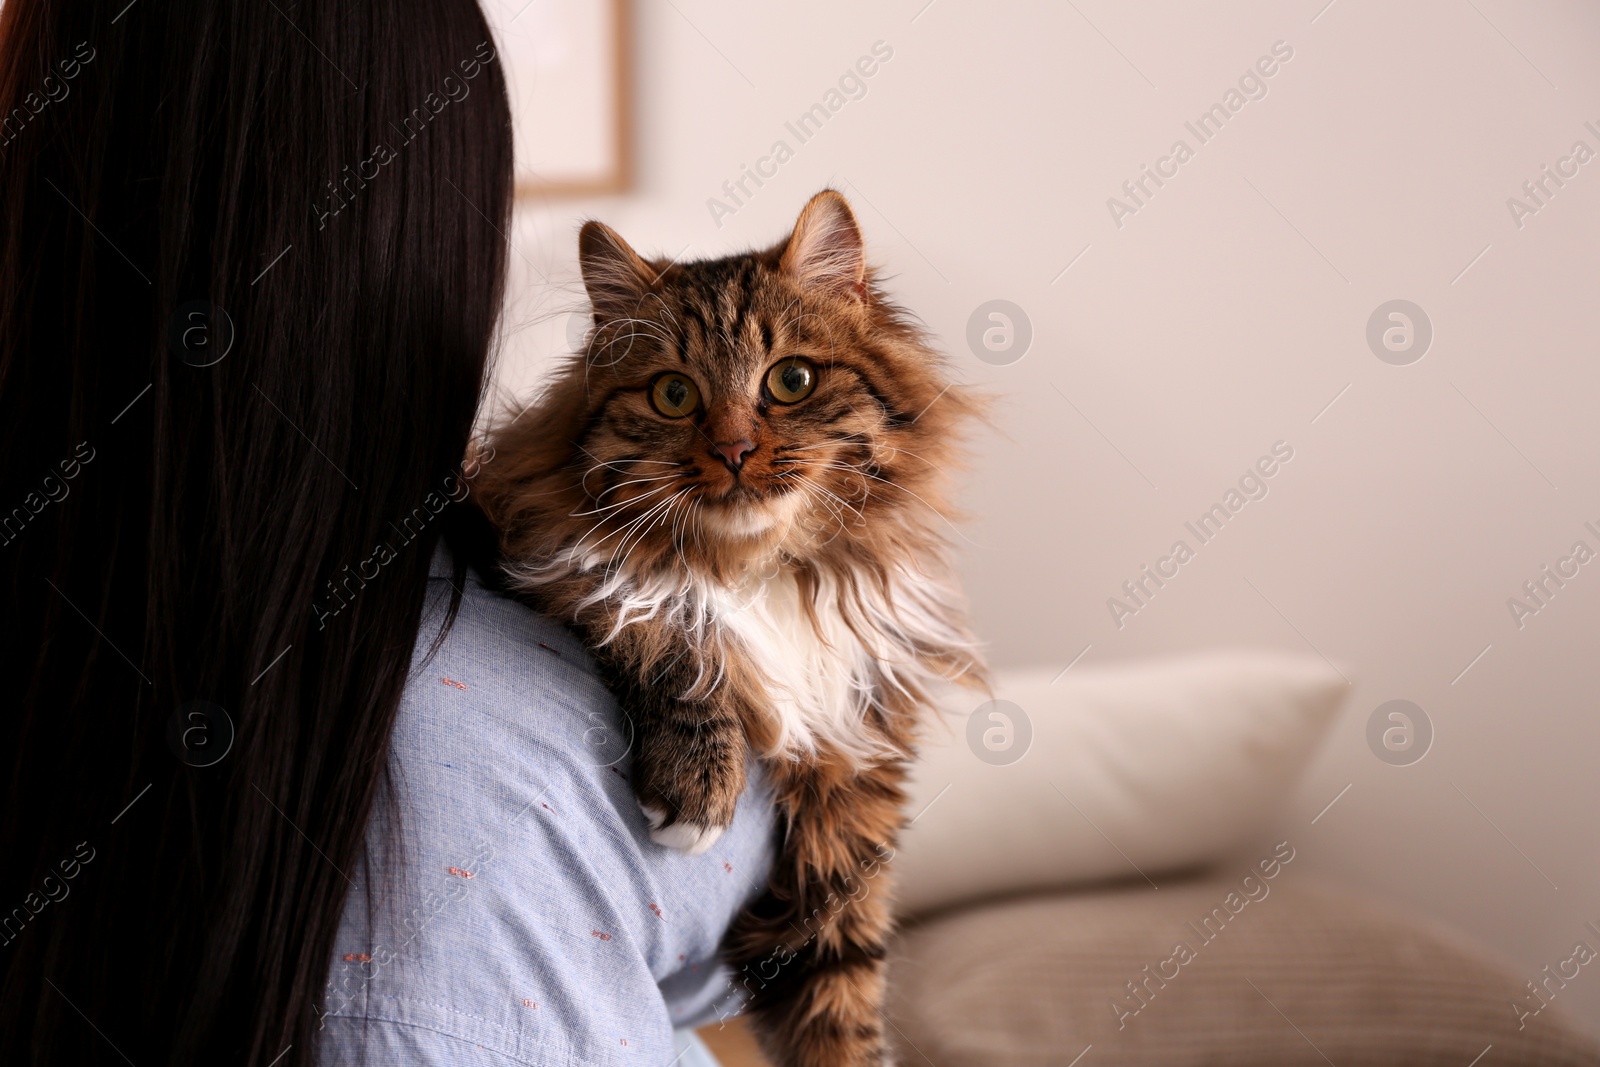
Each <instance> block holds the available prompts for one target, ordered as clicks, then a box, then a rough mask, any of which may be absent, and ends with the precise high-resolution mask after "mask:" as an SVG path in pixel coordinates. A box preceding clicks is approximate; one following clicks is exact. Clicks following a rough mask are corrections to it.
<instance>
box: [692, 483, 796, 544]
mask: <svg viewBox="0 0 1600 1067" xmlns="http://www.w3.org/2000/svg"><path fill="white" fill-rule="evenodd" d="M701 499H702V501H703V503H704V504H705V506H704V507H703V508H702V512H701V513H702V515H703V516H704V521H705V523H706V525H707V526H708V527H709V528H710V529H711V530H714V531H715V532H717V533H719V534H721V535H723V536H725V537H740V538H744V537H759V536H760V535H762V534H764V533H766V532H767V531H769V530H771V529H772V528H773V527H774V526H777V525H779V524H781V523H783V522H785V521H786V520H787V519H788V518H789V517H790V516H791V514H792V512H793V508H794V503H795V501H796V499H797V498H796V497H795V495H794V494H793V493H790V492H788V491H787V486H785V485H784V484H783V483H782V482H781V481H778V482H771V481H770V480H769V482H768V484H765V485H756V484H752V483H750V482H748V481H745V480H744V479H734V481H733V483H732V484H731V485H729V486H727V487H725V488H724V489H723V490H722V491H721V492H717V491H715V490H712V491H709V492H706V493H705V494H704V495H703V496H702V498H701Z"/></svg>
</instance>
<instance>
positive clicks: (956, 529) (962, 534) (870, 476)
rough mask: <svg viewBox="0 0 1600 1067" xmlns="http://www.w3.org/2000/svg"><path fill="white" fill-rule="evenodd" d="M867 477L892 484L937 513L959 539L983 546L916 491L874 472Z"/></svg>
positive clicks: (974, 546) (972, 544)
mask: <svg viewBox="0 0 1600 1067" xmlns="http://www.w3.org/2000/svg"><path fill="white" fill-rule="evenodd" d="M867 477H869V478H871V479H872V480H873V481H875V482H877V483H879V484H880V485H888V486H893V487H894V488H896V489H898V490H900V491H901V492H902V493H905V494H906V495H908V496H910V497H912V498H913V499H915V500H917V501H918V502H919V503H921V504H922V506H923V507H925V508H927V509H928V510H929V511H931V512H933V513H934V514H935V515H937V516H938V517H939V521H940V522H942V523H944V524H945V525H946V526H948V527H950V532H951V533H953V534H955V535H956V536H957V537H959V538H961V540H963V541H965V542H966V543H967V544H969V545H971V546H972V547H973V548H982V547H983V546H982V545H980V544H978V542H976V541H974V540H973V539H972V538H970V537H968V536H967V535H966V534H964V533H962V532H961V531H960V530H959V529H958V528H957V527H956V525H955V523H953V522H951V521H950V520H949V519H948V518H946V517H945V514H944V512H942V511H940V510H939V509H938V508H936V507H934V506H933V505H932V504H930V503H928V502H927V501H926V500H923V499H922V497H920V496H918V495H917V494H916V493H914V492H912V491H911V490H910V489H907V488H906V487H905V486H903V485H901V484H900V483H899V482H891V481H890V480H889V479H887V478H881V477H879V476H878V475H876V474H869V475H867Z"/></svg>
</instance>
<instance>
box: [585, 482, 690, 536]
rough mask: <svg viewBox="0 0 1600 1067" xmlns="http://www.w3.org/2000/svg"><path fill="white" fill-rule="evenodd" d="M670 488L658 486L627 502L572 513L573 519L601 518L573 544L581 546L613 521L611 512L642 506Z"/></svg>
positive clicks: (622, 501) (630, 498)
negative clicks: (596, 516) (597, 516)
mask: <svg viewBox="0 0 1600 1067" xmlns="http://www.w3.org/2000/svg"><path fill="white" fill-rule="evenodd" d="M670 488H672V487H671V486H669V485H660V486H657V487H656V488H654V489H652V490H650V491H649V492H648V493H641V494H639V495H638V496H636V497H629V498H628V499H627V500H621V501H618V502H617V503H615V504H607V505H606V506H605V507H603V508H594V509H591V510H589V511H577V512H572V513H571V515H572V517H574V518H588V517H589V516H591V515H600V516H602V517H601V519H600V521H599V522H597V523H595V524H594V525H593V526H591V527H589V528H588V529H587V530H585V531H584V532H583V533H582V534H581V535H579V536H578V538H577V539H576V541H575V543H576V544H579V545H581V544H583V542H584V541H585V540H587V538H588V537H589V535H590V534H592V533H594V532H595V531H596V530H598V529H600V527H602V526H604V525H605V524H606V523H607V522H610V521H611V519H613V518H614V517H615V516H613V515H612V514H611V512H614V511H618V510H620V509H622V508H625V507H628V506H629V505H630V504H643V503H644V502H645V501H647V500H649V499H650V498H651V497H653V496H655V495H656V494H657V493H662V492H665V491H666V490H668V489H670Z"/></svg>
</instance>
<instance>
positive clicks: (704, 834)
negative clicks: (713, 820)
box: [650, 822, 723, 856]
mask: <svg viewBox="0 0 1600 1067" xmlns="http://www.w3.org/2000/svg"><path fill="white" fill-rule="evenodd" d="M722 830H723V828H722V827H720V826H701V825H699V824H698V823H692V822H675V823H673V824H672V825H671V826H663V827H660V828H658V829H654V830H651V831H650V840H652V841H654V842H655V843H656V844H658V845H666V846H667V847H668V848H675V849H677V850H678V851H680V852H687V853H688V854H689V855H691V856H698V855H700V853H702V852H704V851H705V850H706V849H708V848H710V847H711V846H712V845H714V844H716V842H717V838H719V837H721V836H722Z"/></svg>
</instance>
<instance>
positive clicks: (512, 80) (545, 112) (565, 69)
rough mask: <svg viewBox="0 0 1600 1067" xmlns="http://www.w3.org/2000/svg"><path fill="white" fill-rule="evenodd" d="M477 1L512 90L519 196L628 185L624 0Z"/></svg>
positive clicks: (600, 192)
mask: <svg viewBox="0 0 1600 1067" xmlns="http://www.w3.org/2000/svg"><path fill="white" fill-rule="evenodd" d="M483 8H484V13H485V15H486V16H487V17H488V19H489V23H490V25H491V27H492V28H493V29H494V33H495V41H496V46H497V48H498V49H499V52H500V57H501V62H502V69H503V71H504V74H505V78H506V89H507V92H508V93H509V95H510V97H511V121H512V126H513V128H514V131H515V139H516V191H517V197H518V198H519V199H541V198H548V197H569V196H571V197H578V196H597V195H605V194H609V193H619V192H623V191H624V190H626V189H627V188H628V185H629V181H630V179H631V162H632V161H631V158H630V152H629V145H630V137H629V123H630V119H631V114H630V112H631V108H630V106H629V105H630V101H629V93H630V81H629V59H630V57H629V48H628V40H629V18H628V0H483Z"/></svg>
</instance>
